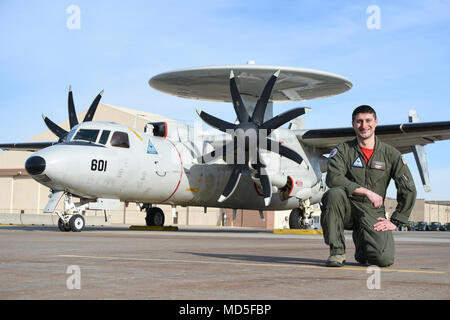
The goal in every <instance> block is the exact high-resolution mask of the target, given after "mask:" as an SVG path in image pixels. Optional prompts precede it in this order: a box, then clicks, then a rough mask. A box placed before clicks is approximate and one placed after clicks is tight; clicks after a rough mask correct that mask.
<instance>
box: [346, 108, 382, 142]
mask: <svg viewBox="0 0 450 320" xmlns="http://www.w3.org/2000/svg"><path fill="white" fill-rule="evenodd" d="M352 125H353V129H354V130H355V133H356V135H357V136H358V137H359V138H361V139H368V138H370V137H372V136H373V134H374V133H375V128H376V126H377V125H378V120H377V119H375V116H374V114H372V113H358V114H357V115H356V116H355V119H353V123H352Z"/></svg>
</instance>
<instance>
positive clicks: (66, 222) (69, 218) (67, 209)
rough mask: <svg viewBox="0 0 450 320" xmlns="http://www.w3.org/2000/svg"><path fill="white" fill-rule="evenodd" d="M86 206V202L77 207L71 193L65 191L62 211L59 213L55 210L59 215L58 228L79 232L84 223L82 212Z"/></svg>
mask: <svg viewBox="0 0 450 320" xmlns="http://www.w3.org/2000/svg"><path fill="white" fill-rule="evenodd" d="M87 207H88V204H87V203H86V204H84V205H81V206H78V207H77V206H75V203H74V202H73V199H72V195H71V194H70V193H66V194H65V197H64V212H63V213H60V212H59V211H55V212H56V214H57V215H58V217H59V219H58V228H59V230H61V231H64V232H67V231H73V232H80V231H81V230H83V229H84V226H85V225H86V223H85V221H84V217H83V212H84V211H85V210H86V209H87Z"/></svg>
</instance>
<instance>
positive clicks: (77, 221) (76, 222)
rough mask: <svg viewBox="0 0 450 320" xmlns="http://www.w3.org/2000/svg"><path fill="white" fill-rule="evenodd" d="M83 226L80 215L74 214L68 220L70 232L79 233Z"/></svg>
mask: <svg viewBox="0 0 450 320" xmlns="http://www.w3.org/2000/svg"><path fill="white" fill-rule="evenodd" d="M84 225H85V222H84V218H83V216H82V215H80V214H74V215H73V216H72V217H71V218H70V220H69V226H70V230H72V231H73V232H80V231H81V230H83V228H84Z"/></svg>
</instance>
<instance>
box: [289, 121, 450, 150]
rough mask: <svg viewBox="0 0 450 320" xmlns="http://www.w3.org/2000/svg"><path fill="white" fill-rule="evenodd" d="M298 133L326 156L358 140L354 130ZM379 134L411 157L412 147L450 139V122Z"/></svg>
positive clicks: (384, 128)
mask: <svg viewBox="0 0 450 320" xmlns="http://www.w3.org/2000/svg"><path fill="white" fill-rule="evenodd" d="M295 133H296V136H297V138H298V139H299V140H300V141H301V142H302V143H303V144H305V145H308V146H311V147H316V148H317V149H321V150H323V153H324V154H326V153H329V152H330V151H331V150H332V149H333V148H334V147H335V146H336V145H337V144H338V143H340V142H344V141H347V140H351V139H353V138H354V137H355V132H354V130H353V128H352V127H346V128H330V129H312V130H295ZM375 134H376V136H377V137H378V138H379V139H380V140H381V141H383V142H385V143H387V144H390V145H392V146H394V147H395V148H397V149H398V150H399V151H400V152H401V153H409V152H412V146H416V145H421V146H424V145H426V144H429V143H433V142H435V141H440V140H448V139H450V121H440V122H415V123H403V124H392V125H379V126H377V128H376V131H375Z"/></svg>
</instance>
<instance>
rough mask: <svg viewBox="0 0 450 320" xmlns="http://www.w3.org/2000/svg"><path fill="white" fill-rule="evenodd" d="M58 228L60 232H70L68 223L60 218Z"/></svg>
mask: <svg viewBox="0 0 450 320" xmlns="http://www.w3.org/2000/svg"><path fill="white" fill-rule="evenodd" d="M58 228H59V230H61V231H63V232H67V231H70V230H71V229H70V226H69V225H68V224H66V223H64V221H63V219H61V218H59V220H58Z"/></svg>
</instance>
